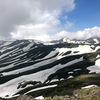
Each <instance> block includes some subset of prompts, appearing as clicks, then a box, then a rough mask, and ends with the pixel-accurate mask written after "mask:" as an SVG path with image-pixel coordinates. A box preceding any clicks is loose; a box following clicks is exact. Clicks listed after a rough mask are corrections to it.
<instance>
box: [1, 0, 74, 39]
mask: <svg viewBox="0 0 100 100" xmlns="http://www.w3.org/2000/svg"><path fill="white" fill-rule="evenodd" d="M74 8H75V3H74V0H0V37H4V38H6V37H9V38H10V37H12V34H11V32H14V31H15V30H17V29H19V28H18V27H20V25H24V26H25V25H28V24H32V25H38V24H39V25H40V24H44V23H47V26H49V23H50V25H53V27H54V28H55V26H57V25H59V23H60V20H59V18H58V17H59V15H60V14H61V12H62V11H66V12H69V11H71V10H73V9H74ZM16 27H17V28H16ZM49 30H50V29H49ZM33 33H34V32H33ZM38 33H39V32H38ZM15 34H16V33H15ZM20 34H21V33H20ZM25 34H26V32H25ZM25 34H24V35H25ZM34 34H35V33H34ZM34 34H33V36H34ZM46 34H48V33H46ZM31 35H32V33H31Z"/></svg>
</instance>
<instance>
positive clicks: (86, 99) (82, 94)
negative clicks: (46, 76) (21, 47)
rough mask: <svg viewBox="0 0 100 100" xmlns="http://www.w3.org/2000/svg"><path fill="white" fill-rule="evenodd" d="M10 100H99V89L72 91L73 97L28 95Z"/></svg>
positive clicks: (95, 87) (90, 88) (94, 87)
mask: <svg viewBox="0 0 100 100" xmlns="http://www.w3.org/2000/svg"><path fill="white" fill-rule="evenodd" d="M1 100H6V99H1ZM10 100H100V87H98V86H93V87H88V88H81V89H77V90H75V91H73V95H65V96H53V97H42V96H40V99H39V98H34V97H32V96H30V95H20V96H19V97H17V98H13V99H10Z"/></svg>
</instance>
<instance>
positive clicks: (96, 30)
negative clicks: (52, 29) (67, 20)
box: [56, 26, 100, 39]
mask: <svg viewBox="0 0 100 100" xmlns="http://www.w3.org/2000/svg"><path fill="white" fill-rule="evenodd" d="M94 36H100V27H97V26H95V27H92V28H86V29H84V30H81V31H76V32H68V31H61V32H59V33H57V34H56V37H57V38H60V37H61V38H64V37H67V38H69V39H88V38H90V37H94Z"/></svg>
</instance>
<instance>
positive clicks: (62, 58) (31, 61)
mask: <svg viewBox="0 0 100 100" xmlns="http://www.w3.org/2000/svg"><path fill="white" fill-rule="evenodd" d="M98 55H100V45H99V44H93V43H92V44H82V43H80V44H79V43H66V42H62V43H54V44H50V45H47V44H45V43H41V42H38V41H34V40H15V41H1V42H0V97H5V96H7V97H11V96H12V95H13V94H15V93H16V92H18V91H20V90H23V89H24V88H26V87H27V86H30V85H26V86H25V87H24V88H19V89H18V88H17V87H18V86H19V83H21V82H23V81H25V82H27V81H37V82H38V81H41V82H42V83H44V82H51V81H53V80H54V79H58V80H60V79H67V78H69V77H70V76H73V77H75V76H77V75H81V74H87V73H90V72H91V70H92V69H89V68H92V67H91V66H94V65H96V66H100V65H99V63H100V60H99V57H98ZM98 72H100V71H98ZM31 85H32V84H31ZM9 90H11V91H9Z"/></svg>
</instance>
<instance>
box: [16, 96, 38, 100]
mask: <svg viewBox="0 0 100 100" xmlns="http://www.w3.org/2000/svg"><path fill="white" fill-rule="evenodd" d="M16 100H36V99H34V98H33V97H32V96H27V95H20V96H19V97H18V98H17V99H16Z"/></svg>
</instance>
